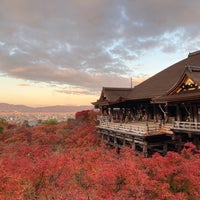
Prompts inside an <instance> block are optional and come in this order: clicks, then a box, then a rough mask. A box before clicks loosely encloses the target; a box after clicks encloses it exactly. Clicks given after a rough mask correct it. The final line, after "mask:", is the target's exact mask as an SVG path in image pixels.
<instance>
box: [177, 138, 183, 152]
mask: <svg viewBox="0 0 200 200" xmlns="http://www.w3.org/2000/svg"><path fill="white" fill-rule="evenodd" d="M181 149H182V137H181V135H177V151H178V152H180V151H181Z"/></svg>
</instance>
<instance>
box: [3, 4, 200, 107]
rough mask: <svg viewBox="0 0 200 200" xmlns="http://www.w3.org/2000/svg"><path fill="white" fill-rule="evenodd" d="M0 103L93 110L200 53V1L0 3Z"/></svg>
mask: <svg viewBox="0 0 200 200" xmlns="http://www.w3.org/2000/svg"><path fill="white" fill-rule="evenodd" d="M0 5H1V6H0V102H6V103H11V104H24V105H29V106H33V107H35V106H49V105H90V104H91V102H94V101H96V100H97V99H98V98H99V96H100V93H101V89H102V87H130V86H131V78H132V82H133V83H132V84H133V86H134V85H137V84H138V83H140V82H141V81H143V80H145V79H147V78H148V77H150V76H152V75H154V74H156V73H158V72H159V71H161V70H163V69H165V68H167V67H169V66H170V65H172V64H174V63H176V62H178V61H180V60H182V59H184V58H186V57H187V56H188V53H189V52H194V51H197V50H199V46H200V20H199V19H200V12H199V8H200V1H199V0H190V1H188V0H177V1H174V0H167V1H162V0H56V1H55V0H0Z"/></svg>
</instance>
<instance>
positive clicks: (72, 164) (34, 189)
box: [0, 112, 200, 200]
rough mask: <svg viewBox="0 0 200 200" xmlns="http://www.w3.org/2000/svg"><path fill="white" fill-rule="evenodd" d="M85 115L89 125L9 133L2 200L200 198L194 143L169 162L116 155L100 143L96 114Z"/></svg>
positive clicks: (2, 160)
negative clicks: (93, 119)
mask: <svg viewBox="0 0 200 200" xmlns="http://www.w3.org/2000/svg"><path fill="white" fill-rule="evenodd" d="M86 113H87V112H83V113H82V114H80V116H81V115H82V116H87V120H86V121H85V120H83V121H82V120H74V121H73V120H72V121H70V122H68V123H60V124H57V125H53V126H46V125H44V126H37V127H35V128H25V127H22V128H18V127H14V128H13V129H8V130H5V131H4V132H3V133H2V134H1V143H0V144H1V145H0V147H1V148H0V199H36V198H38V199H58V200H59V199H75V200H76V199H77V200H78V199H82V200H86V199H87V200H88V199H90V200H93V199H100V200H101V199H108V200H112V199H113V200H123V199H126V200H129V199H130V200H131V199H136V200H146V199H148V200H151V199H152V200H154V199H157V200H160V199H163V200H164V199H169V200H173V199H179V200H182V199H200V189H199V185H200V154H199V151H197V150H196V149H195V147H194V146H193V145H192V144H190V143H189V144H187V145H186V146H185V148H184V150H183V151H182V153H181V154H177V153H174V152H168V154H167V155H166V156H165V157H162V156H160V155H159V154H155V155H154V156H153V157H152V158H143V157H140V156H136V155H135V154H134V152H132V150H131V149H129V148H124V149H122V150H121V151H120V155H116V153H115V150H111V149H108V148H107V147H105V146H103V145H100V144H99V141H98V137H97V133H96V129H95V126H94V125H93V124H92V123H91V121H90V120H91V119H92V117H91V115H93V114H94V113H90V112H88V113H87V114H86ZM79 119H80V118H79ZM88 120H89V121H88Z"/></svg>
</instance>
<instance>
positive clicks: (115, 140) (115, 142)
mask: <svg viewBox="0 0 200 200" xmlns="http://www.w3.org/2000/svg"><path fill="white" fill-rule="evenodd" d="M114 147H117V137H116V133H114Z"/></svg>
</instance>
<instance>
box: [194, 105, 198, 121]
mask: <svg viewBox="0 0 200 200" xmlns="http://www.w3.org/2000/svg"><path fill="white" fill-rule="evenodd" d="M194 122H198V108H197V104H195V105H194Z"/></svg>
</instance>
